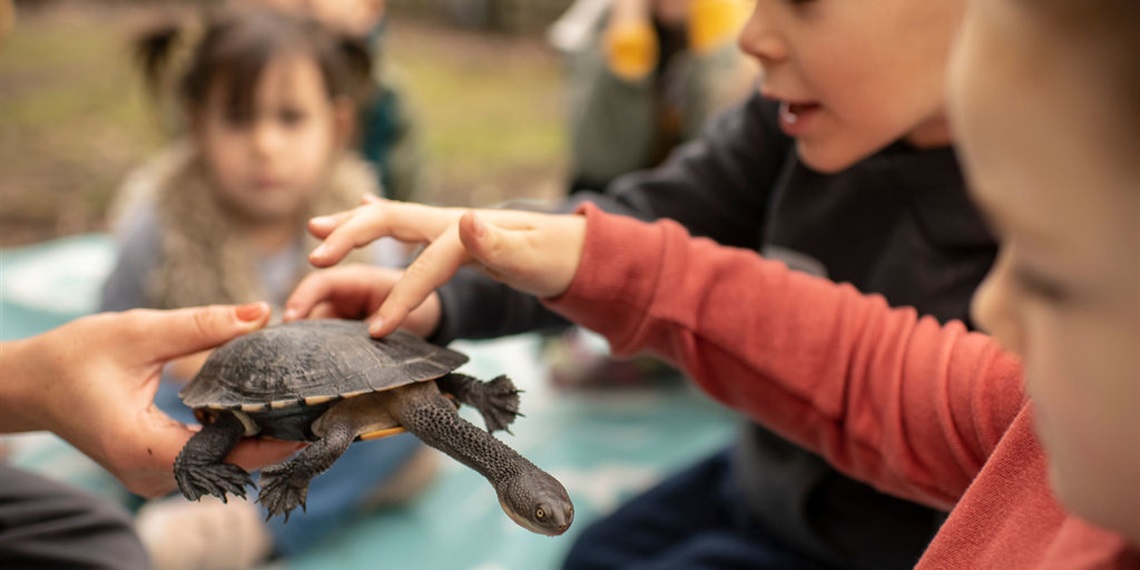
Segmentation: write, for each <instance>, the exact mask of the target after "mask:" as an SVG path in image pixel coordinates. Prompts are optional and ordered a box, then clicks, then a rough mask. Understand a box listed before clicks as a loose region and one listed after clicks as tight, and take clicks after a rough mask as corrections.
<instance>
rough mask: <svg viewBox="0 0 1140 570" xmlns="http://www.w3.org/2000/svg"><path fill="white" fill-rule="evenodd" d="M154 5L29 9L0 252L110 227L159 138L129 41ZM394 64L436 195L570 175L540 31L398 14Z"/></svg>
mask: <svg viewBox="0 0 1140 570" xmlns="http://www.w3.org/2000/svg"><path fill="white" fill-rule="evenodd" d="M159 9H161V8H159V7H155V6H154V5H142V6H137V5H126V4H112V5H93V4H92V3H88V2H52V3H50V4H45V5H44V6H43V7H42V8H35V7H34V6H33V7H31V8H29V7H28V5H27V4H21V9H20V13H19V16H18V21H17V24H16V26H15V28H13V29H12V31H11V33H10V34H9V35H8V36H7V37H5V38H4V40H3V42H2V43H0V247H10V246H14V245H21V244H27V243H33V242H38V241H43V240H47V239H51V238H54V237H58V236H62V235H69V234H75V233H83V232H91V231H100V230H102V229H103V228H104V226H103V222H104V212H105V209H106V207H107V204H108V202H109V200H110V199H111V197H112V195H113V193H114V192H115V190H116V189H117V188H118V186H119V184H120V183H121V182H122V179H123V177H124V175H125V174H126V173H127V172H128V171H129V170H130V169H131V168H132V167H133V166H135V165H137V164H138V163H139V162H140V161H141V160H143V159H144V158H145V157H146V156H147V155H148V154H149V153H150V152H152V151H153V150H154V149H156V148H158V147H159V146H160V145H161V144H162V142H163V141H162V135H161V132H160V130H159V128H158V125H157V122H156V121H155V117H154V112H153V109H152V107H151V105H150V103H149V101H148V100H147V98H146V97H145V95H144V93H143V91H142V89H141V86H140V82H139V81H138V78H137V76H136V75H135V73H134V72H133V69H132V68H131V63H130V58H129V56H128V53H127V47H126V42H127V40H128V38H129V36H130V34H131V33H132V31H133V30H137V29H138V28H139V27H140V26H141V25H144V24H145V23H146V22H147V21H148V20H149V19H150V18H152V17H153V16H154V15H155V13H156V11H157V10H159ZM389 33H390V37H389V42H388V45H389V52H390V61H392V62H393V63H394V65H396V66H397V67H399V68H400V76H401V77H402V79H403V80H404V81H403V82H404V83H405V86H406V88H407V89H408V91H409V93H410V94H411V96H412V97H413V104H414V106H415V108H416V110H417V111H418V114H419V116H420V119H421V122H422V124H423V131H424V132H423V135H424V143H425V147H426V151H427V154H428V157H427V161H428V172H429V181H430V187H431V197H432V201H434V202H437V203H443V204H454V205H487V204H492V203H495V202H499V201H502V200H505V199H508V198H519V197H552V196H555V195H557V194H558V192H559V191H560V185H561V183H562V180H563V176H564V175H563V172H564V165H563V163H564V160H563V156H564V140H563V134H562V133H563V130H562V84H561V68H560V62H559V60H558V57H557V55H556V54H555V53H553V52H552V51H551V50H550V49H549V48H548V47H547V46H546V45H545V44H543V43H542V42H541V40H538V39H534V38H518V37H508V36H498V35H490V34H485V33H480V32H473V31H461V30H455V29H450V28H446V27H443V26H442V25H439V24H426V23H417V22H410V21H393V22H392V23H391V27H390V29H389Z"/></svg>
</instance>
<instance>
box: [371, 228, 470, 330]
mask: <svg viewBox="0 0 1140 570" xmlns="http://www.w3.org/2000/svg"><path fill="white" fill-rule="evenodd" d="M467 259H468V255H467V251H466V250H464V249H463V244H462V243H460V241H459V231H458V228H457V227H453V228H452V229H451V230H450V231H446V232H444V233H443V235H441V236H440V237H439V238H438V239H436V240H435V241H433V242H432V243H431V244H430V245H428V246H427V247H426V248H424V250H423V251H422V252H421V253H420V255H419V256H418V257H416V259H415V261H413V262H412V263H411V265H409V266H408V267H407V269H405V270H404V275H403V277H402V278H401V279H400V280H399V281H398V282H397V283H396V284H395V286H393V288H392V291H391V292H390V293H389V294H388V298H387V299H385V300H384V303H383V304H381V305H380V310H379V311H378V316H377V318H375V319H373V321H372V324H371V326H370V327H369V332H370V333H371V334H372V336H375V337H380V336H384V335H386V334H388V333H390V332H392V331H394V330H396V328H398V327H399V326H400V324H401V323H402V322H403V321H404V319H405V318H407V316H408V314H409V313H411V312H412V310H413V309H415V308H416V307H418V306H420V304H421V303H423V302H424V300H425V299H427V298H428V297H429V296H430V295H431V294H432V292H433V291H435V290H436V289H437V288H438V287H439V286H440V285H443V284H444V283H446V282H447V280H448V279H451V277H452V276H453V275H455V272H456V271H458V270H459V268H460V266H462V265H463V264H464V263H465V262H466V261H467Z"/></svg>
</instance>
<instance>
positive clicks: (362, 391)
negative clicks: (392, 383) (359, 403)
mask: <svg viewBox="0 0 1140 570" xmlns="http://www.w3.org/2000/svg"><path fill="white" fill-rule="evenodd" d="M372 392H375V390H368V389H366V390H356V391H355V392H345V393H343V394H341V395H340V397H342V398H351V397H353V396H359V395H361V394H370V393H372Z"/></svg>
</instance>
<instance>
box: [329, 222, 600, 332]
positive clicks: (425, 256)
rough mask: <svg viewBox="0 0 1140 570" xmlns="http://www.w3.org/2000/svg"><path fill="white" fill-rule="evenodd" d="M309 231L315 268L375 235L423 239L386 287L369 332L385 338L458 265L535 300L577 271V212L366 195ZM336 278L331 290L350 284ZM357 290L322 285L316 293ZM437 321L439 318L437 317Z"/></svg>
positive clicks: (556, 290) (581, 226)
mask: <svg viewBox="0 0 1140 570" xmlns="http://www.w3.org/2000/svg"><path fill="white" fill-rule="evenodd" d="M309 229H310V230H311V231H312V232H313V234H314V235H316V236H317V237H319V238H324V240H325V241H324V243H323V244H321V246H320V247H318V248H317V249H316V250H314V251H313V253H312V254H311V255H310V256H309V259H310V261H312V262H313V264H314V265H317V266H319V267H325V266H329V265H332V264H334V263H336V262H337V261H340V260H341V259H343V258H344V256H345V255H346V254H347V253H348V252H349V250H351V249H352V248H353V247H359V246H362V245H365V244H367V243H369V242H371V241H373V240H375V239H377V238H380V237H385V236H389V237H394V238H396V239H399V240H401V241H405V242H418V243H426V244H428V245H427V247H425V248H424V250H423V252H422V253H421V254H420V255H419V257H417V258H416V260H415V261H414V262H412V264H411V265H410V266H408V268H407V270H406V271H405V272H404V275H403V276H402V278H401V279H399V281H397V282H396V283H395V284H392V285H391V287H390V288H389V287H381V289H387V290H388V291H387V295H386V296H385V298H384V299H383V300H382V301H381V303H380V308H379V310H378V312H377V316H376V317H375V318H374V319H373V321H372V325H371V327H370V330H371V332H372V334H373V336H383V335H386V334H388V333H390V332H392V331H394V330H396V328H397V327H399V326H400V324H401V323H402V322H403V321H404V319H405V318H407V316H408V314H409V313H410V312H411V311H412V310H413V309H415V308H416V307H419V306H420V304H421V303H422V302H423V301H424V300H425V299H427V298H428V297H429V296H430V295H431V293H432V291H433V290H435V289H436V288H437V287H439V286H440V285H442V284H443V283H445V282H447V280H448V279H450V278H451V276H453V275H455V272H456V271H458V270H459V267H461V266H462V265H464V264H466V263H470V262H472V261H474V262H475V263H476V264H477V265H478V267H479V268H481V269H482V270H483V271H485V272H486V273H487V274H488V275H490V276H491V277H493V278H495V279H497V280H499V281H502V282H503V283H506V284H507V285H510V286H511V287H514V288H515V289H518V290H520V291H523V292H526V293H530V294H532V295H536V296H539V297H553V296H556V295H559V294H561V293H562V292H564V291H565V290H566V289H567V288H568V287H569V286H570V281H571V280H572V279H573V277H574V273H575V271H577V269H578V263H579V261H580V260H581V258H582V247H583V244H584V243H585V235H586V220H585V218H583V217H581V216H573V215H551V214H539V213H535V212H522V211H513V210H478V211H468V210H463V209H458V208H436V207H431V206H424V205H420V204H408V203H403V202H393V201H388V200H369V201H368V202H367V203H366V204H365V205H363V206H360V207H359V208H356V209H354V210H350V211H347V212H341V213H339V214H334V215H332V216H325V217H321V218H314V219H313V220H312V221H310V223H309ZM356 286H357V285H349V284H345V283H342V284H341V285H337V286H334V287H345V288H352V287H356ZM353 295H355V296H356V297H357V298H360V293H359V292H357V293H355V294H353V293H343V294H342V293H339V292H335V291H331V290H326V291H324V292H323V293H322V295H319V296H318V300H320V298H336V297H340V298H345V297H351V296H353ZM437 322H438V318H437Z"/></svg>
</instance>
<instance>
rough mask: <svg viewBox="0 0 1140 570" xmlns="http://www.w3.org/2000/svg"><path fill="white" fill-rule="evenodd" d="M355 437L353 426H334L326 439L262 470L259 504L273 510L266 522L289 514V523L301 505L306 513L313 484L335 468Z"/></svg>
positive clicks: (330, 428) (326, 435)
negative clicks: (294, 511) (307, 500)
mask: <svg viewBox="0 0 1140 570" xmlns="http://www.w3.org/2000/svg"><path fill="white" fill-rule="evenodd" d="M355 438H356V432H355V430H354V429H353V428H352V427H351V426H349V425H347V424H344V423H337V424H333V425H331V426H329V430H328V432H327V433H325V436H324V437H322V438H321V439H319V440H317V441H316V442H315V443H313V444H312V445H310V446H308V447H306V448H305V449H303V450H301V452H300V453H298V454H297V455H296V456H295V457H293V458H292V459H290V460H288V461H285V462H283V463H279V464H277V465H273V466H270V467H267V468H265V469H262V470H261V493H260V494H259V495H258V498H257V501H258V502H259V503H261V505H262V506H263V507H265V508H266V510H268V511H269V514H268V515H266V517H265V520H269V519H270V518H271V517H273V516H274V515H285V522H289V512H290V511H292V510H293V509H295V508H297V507H298V506H300V507H301V510H305V498H306V496H307V495H308V494H309V482H310V481H312V480H313V477H316V476H317V475H320V474H321V473H324V472H325V471H327V470H328V468H329V467H332V464H333V463H336V460H337V459H340V456H341V455H343V454H344V452H345V450H347V449H348V446H349V445H351V444H352V440H353V439H355Z"/></svg>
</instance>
